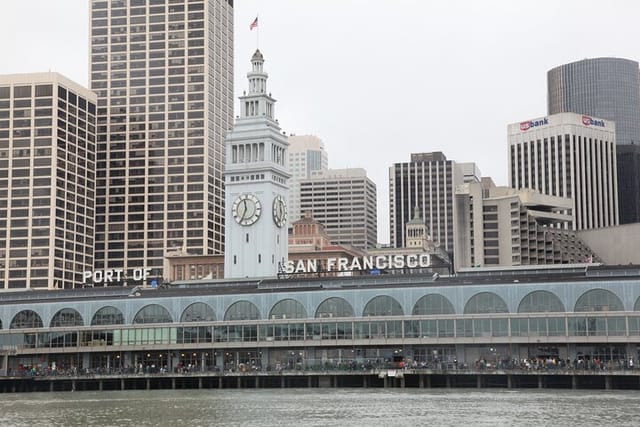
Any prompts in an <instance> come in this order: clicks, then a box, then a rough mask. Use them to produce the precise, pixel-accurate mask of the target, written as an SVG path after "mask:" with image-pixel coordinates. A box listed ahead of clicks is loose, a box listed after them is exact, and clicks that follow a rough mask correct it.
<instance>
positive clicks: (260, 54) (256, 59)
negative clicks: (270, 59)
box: [251, 49, 264, 61]
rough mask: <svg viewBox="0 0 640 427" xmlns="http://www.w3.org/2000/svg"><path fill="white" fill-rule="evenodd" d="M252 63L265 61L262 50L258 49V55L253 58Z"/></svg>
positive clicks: (255, 54)
mask: <svg viewBox="0 0 640 427" xmlns="http://www.w3.org/2000/svg"><path fill="white" fill-rule="evenodd" d="M251 60H252V61H264V57H263V56H262V52H260V49H256V53H254V54H253V56H252V57H251Z"/></svg>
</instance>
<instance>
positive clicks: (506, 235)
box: [455, 178, 594, 267]
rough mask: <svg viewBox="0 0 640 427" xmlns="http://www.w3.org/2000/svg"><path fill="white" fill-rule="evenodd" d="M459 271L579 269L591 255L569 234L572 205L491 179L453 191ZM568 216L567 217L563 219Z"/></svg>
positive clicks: (583, 245) (571, 231)
mask: <svg viewBox="0 0 640 427" xmlns="http://www.w3.org/2000/svg"><path fill="white" fill-rule="evenodd" d="M456 204H457V205H458V210H457V213H458V218H457V223H458V230H459V232H458V233H457V238H458V240H457V241H456V253H455V258H456V259H457V260H458V263H459V266H460V267H492V266H502V267H506V266H518V265H541V264H567V263H569V264H570V263H582V262H585V261H586V260H587V259H591V260H593V258H594V254H593V251H591V250H590V249H589V248H588V247H587V245H585V244H584V243H583V242H582V241H581V240H580V239H579V238H578V237H576V232H575V231H573V230H571V228H572V226H571V223H572V221H573V216H572V215H571V214H570V212H571V209H572V208H573V201H572V200H571V199H570V198H566V197H557V196H548V195H543V194H540V193H539V192H538V191H535V190H530V189H521V190H515V189H513V188H509V187H496V186H495V184H494V183H493V180H491V178H482V182H480V183H470V184H464V185H461V186H460V187H458V189H457V190H456ZM567 212H569V213H567Z"/></svg>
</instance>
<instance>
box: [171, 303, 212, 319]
mask: <svg viewBox="0 0 640 427" xmlns="http://www.w3.org/2000/svg"><path fill="white" fill-rule="evenodd" d="M215 320H216V313H215V312H214V311H213V308H211V306H209V305H208V304H205V303H202V302H196V303H193V304H191V305H190V306H188V307H187V308H185V309H184V311H183V312H182V316H181V317H180V322H207V321H215Z"/></svg>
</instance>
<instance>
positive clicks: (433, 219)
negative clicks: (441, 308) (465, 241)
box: [389, 151, 480, 263]
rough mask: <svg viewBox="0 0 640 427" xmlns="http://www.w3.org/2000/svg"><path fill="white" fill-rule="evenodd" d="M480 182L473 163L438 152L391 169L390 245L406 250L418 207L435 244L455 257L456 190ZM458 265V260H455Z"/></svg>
mask: <svg viewBox="0 0 640 427" xmlns="http://www.w3.org/2000/svg"><path fill="white" fill-rule="evenodd" d="M479 180H480V171H479V170H478V168H477V167H476V165H475V164H473V163H456V162H455V161H453V160H447V158H446V157H445V155H444V154H442V153H441V152H439V151H436V152H433V153H414V154H411V162H408V163H396V164H394V165H393V166H391V167H390V168H389V208H390V212H389V213H390V215H389V222H390V233H391V236H390V238H391V240H390V242H391V245H392V246H394V247H396V248H401V247H406V246H407V242H406V241H405V236H406V229H405V227H406V225H407V223H408V222H409V220H411V219H412V218H413V215H414V209H415V208H416V207H417V208H418V210H419V213H420V216H421V217H422V218H424V220H425V222H426V224H427V226H428V227H429V231H430V234H431V238H432V239H433V241H434V242H435V243H437V244H439V245H440V247H441V248H444V250H446V251H447V252H448V253H450V254H453V248H454V240H455V239H454V235H455V222H454V218H455V209H456V207H455V203H454V195H455V188H456V187H457V186H458V185H461V184H463V183H464V182H477V181H479ZM454 263H455V259H454Z"/></svg>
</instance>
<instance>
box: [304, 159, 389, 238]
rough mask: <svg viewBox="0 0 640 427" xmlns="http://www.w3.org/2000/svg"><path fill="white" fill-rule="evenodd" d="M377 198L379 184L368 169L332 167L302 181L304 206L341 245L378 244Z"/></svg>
mask: <svg viewBox="0 0 640 427" xmlns="http://www.w3.org/2000/svg"><path fill="white" fill-rule="evenodd" d="M376 200H377V199H376V185H375V184H374V183H373V181H371V180H370V179H369V178H367V172H366V171H365V170H364V169H358V168H353V169H329V170H326V171H320V172H316V173H313V174H312V177H311V178H307V179H303V180H301V181H300V209H301V210H302V211H303V212H307V211H309V212H311V215H312V216H313V218H314V219H316V220H317V221H318V222H320V223H321V224H323V225H324V226H325V230H326V232H327V234H328V235H329V237H330V238H331V242H332V243H335V244H337V245H352V246H355V247H357V248H360V249H368V248H374V247H375V246H376V245H377V243H378V223H377V221H378V219H377V218H378V215H377V205H376Z"/></svg>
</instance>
